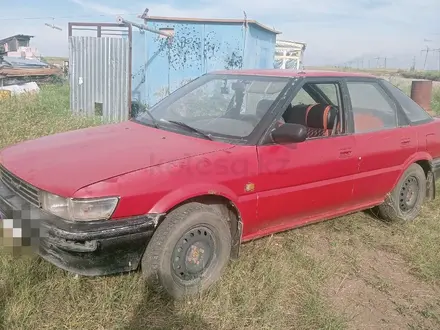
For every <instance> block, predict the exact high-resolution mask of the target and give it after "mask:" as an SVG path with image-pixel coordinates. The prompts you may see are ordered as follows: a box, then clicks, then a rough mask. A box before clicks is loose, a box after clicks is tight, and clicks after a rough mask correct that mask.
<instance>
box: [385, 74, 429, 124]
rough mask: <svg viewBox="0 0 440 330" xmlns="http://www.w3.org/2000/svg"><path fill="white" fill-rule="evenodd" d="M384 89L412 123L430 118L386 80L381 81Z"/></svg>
mask: <svg viewBox="0 0 440 330" xmlns="http://www.w3.org/2000/svg"><path fill="white" fill-rule="evenodd" d="M382 82H383V84H384V85H385V87H386V88H387V89H388V90H389V91H390V92H391V94H392V95H393V97H394V98H395V99H396V100H397V102H399V104H400V105H401V106H402V109H403V111H404V112H405V114H406V116H407V117H408V119H409V120H410V121H411V122H412V123H418V122H424V121H426V120H429V119H431V116H430V115H429V114H428V113H427V112H426V111H425V110H424V109H423V108H422V107H421V106H420V105H418V104H417V103H416V102H414V101H413V100H412V99H411V98H410V97H409V96H408V95H406V94H405V93H404V92H402V91H401V90H400V89H399V88H397V87H396V86H394V85H393V84H392V83H390V82H389V81H386V80H382Z"/></svg>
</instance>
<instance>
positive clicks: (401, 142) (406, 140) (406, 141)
mask: <svg viewBox="0 0 440 330" xmlns="http://www.w3.org/2000/svg"><path fill="white" fill-rule="evenodd" d="M410 142H411V139H402V140H401V141H400V144H402V145H407V144H410Z"/></svg>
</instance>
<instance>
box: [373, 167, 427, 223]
mask: <svg viewBox="0 0 440 330" xmlns="http://www.w3.org/2000/svg"><path fill="white" fill-rule="evenodd" d="M425 196H426V176H425V172H424V171H423V168H422V167H421V166H420V165H419V164H412V165H411V166H410V167H408V169H407V170H406V171H405V172H404V173H403V175H402V177H401V178H400V180H399V182H398V183H397V185H396V187H395V188H394V189H393V191H392V192H391V193H390V194H389V195H388V196H387V198H386V199H385V201H384V203H383V204H382V205H380V206H379V207H378V210H379V215H380V216H381V217H382V218H383V219H385V220H390V221H412V220H414V219H415V218H417V216H418V215H419V214H420V210H421V207H422V204H423V202H424V200H425Z"/></svg>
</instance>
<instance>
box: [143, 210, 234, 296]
mask: <svg viewBox="0 0 440 330" xmlns="http://www.w3.org/2000/svg"><path fill="white" fill-rule="evenodd" d="M231 241H232V239H231V232H230V229H229V225H228V222H227V220H226V219H224V216H223V215H222V212H221V211H220V210H218V209H217V208H216V207H214V206H210V205H205V204H201V203H188V204H185V205H183V206H181V207H179V208H177V209H175V210H173V211H172V212H170V213H169V214H168V215H167V217H166V218H165V220H164V221H163V222H162V223H161V224H160V226H159V227H158V228H157V230H156V232H155V233H154V235H153V237H152V239H151V241H150V242H149V244H148V246H147V248H146V250H145V253H144V256H143V258H142V265H141V267H142V274H143V276H144V277H145V278H146V280H147V282H148V283H149V284H150V285H155V286H156V285H160V286H162V287H163V288H164V289H165V290H166V291H167V292H168V294H169V295H170V296H172V297H173V298H175V299H180V298H183V297H186V296H193V295H195V294H197V293H200V292H203V291H205V290H207V289H208V288H209V287H210V286H211V285H212V284H214V283H215V282H216V281H217V280H218V279H219V278H220V276H221V274H222V273H223V271H224V269H225V268H226V266H227V264H228V261H229V256H230V253H231Z"/></svg>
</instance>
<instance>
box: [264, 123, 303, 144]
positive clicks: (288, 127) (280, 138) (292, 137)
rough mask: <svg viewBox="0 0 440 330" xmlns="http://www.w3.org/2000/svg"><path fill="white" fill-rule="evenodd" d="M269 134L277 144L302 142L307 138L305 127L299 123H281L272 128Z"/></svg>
mask: <svg viewBox="0 0 440 330" xmlns="http://www.w3.org/2000/svg"><path fill="white" fill-rule="evenodd" d="M271 136H272V140H273V141H274V142H275V143H278V144H285V143H299V142H304V141H305V140H306V139H307V127H305V126H303V125H299V124H283V125H281V126H279V127H277V128H276V129H274V130H273V131H272V133H271Z"/></svg>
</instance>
